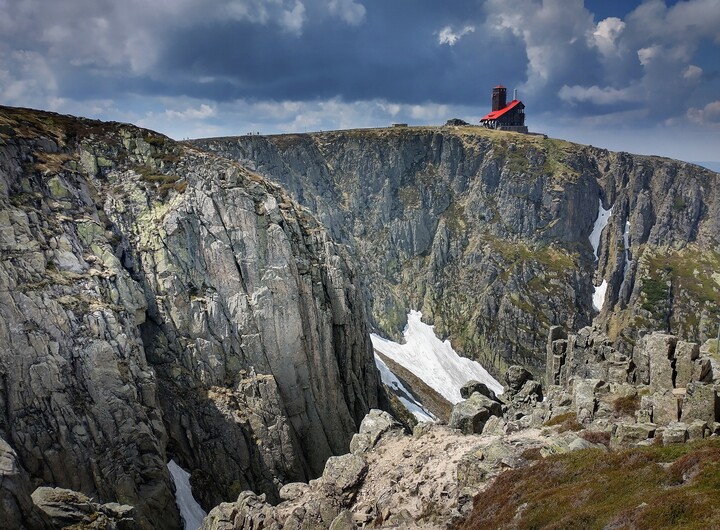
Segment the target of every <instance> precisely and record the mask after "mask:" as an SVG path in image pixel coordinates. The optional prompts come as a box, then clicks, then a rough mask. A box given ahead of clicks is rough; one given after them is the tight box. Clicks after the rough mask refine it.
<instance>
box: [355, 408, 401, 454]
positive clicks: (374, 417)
mask: <svg viewBox="0 0 720 530" xmlns="http://www.w3.org/2000/svg"><path fill="white" fill-rule="evenodd" d="M402 430H403V427H402V425H400V423H399V422H398V421H396V420H395V418H393V417H392V416H391V415H390V414H388V413H387V412H385V411H384V410H378V409H372V410H371V411H370V412H368V413H367V414H366V415H365V417H364V418H363V420H362V423H360V429H359V431H358V433H357V434H355V435H354V436H353V437H352V440H350V452H351V453H355V454H360V453H364V452H366V451H369V450H370V449H372V448H373V447H375V445H377V443H378V442H379V441H380V438H382V436H383V435H384V434H385V433H387V432H389V431H397V432H402Z"/></svg>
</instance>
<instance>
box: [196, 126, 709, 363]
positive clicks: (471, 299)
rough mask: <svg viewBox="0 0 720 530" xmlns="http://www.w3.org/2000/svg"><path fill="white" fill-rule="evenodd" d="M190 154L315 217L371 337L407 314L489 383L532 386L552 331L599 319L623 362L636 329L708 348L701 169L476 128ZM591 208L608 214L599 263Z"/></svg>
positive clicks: (212, 144) (213, 147)
mask: <svg viewBox="0 0 720 530" xmlns="http://www.w3.org/2000/svg"><path fill="white" fill-rule="evenodd" d="M194 144H195V145H197V146H198V147H202V148H203V149H206V150H209V151H212V152H215V153H218V154H221V155H222V156H225V157H227V158H229V159H234V160H240V161H242V162H243V163H246V164H248V165H250V166H251V167H253V168H255V169H256V170H257V171H259V172H260V173H262V174H264V175H266V176H268V177H269V178H271V179H273V180H275V181H276V182H279V183H281V184H282V185H283V186H284V187H285V188H286V189H287V190H288V191H289V192H290V193H291V194H292V195H293V197H295V198H296V199H297V200H298V201H299V202H300V203H301V204H304V205H306V206H307V207H308V208H310V209H311V210H312V211H313V212H315V213H316V215H317V216H318V217H319V218H320V219H321V220H322V221H323V223H324V224H325V225H326V226H328V227H329V229H330V231H331V232H332V233H333V235H334V236H335V237H336V238H338V239H339V240H340V241H342V242H344V243H346V244H347V245H348V246H349V248H350V252H351V253H352V254H353V255H354V256H355V257H356V259H357V260H358V262H359V263H360V270H361V271H362V272H363V275H364V277H363V288H364V290H365V291H366V292H367V294H368V306H369V310H370V313H371V315H372V318H373V323H374V325H375V326H376V327H377V328H379V329H380V330H382V331H383V332H384V333H386V334H388V335H391V336H394V337H397V336H398V335H399V332H400V330H401V329H402V328H403V326H404V324H405V314H406V312H407V310H408V309H419V310H421V311H422V312H423V314H424V315H425V317H426V318H429V319H431V320H432V321H433V322H434V323H435V325H436V328H437V330H438V332H439V334H443V335H445V336H447V337H449V338H450V339H451V340H452V341H453V344H454V345H455V347H456V348H457V349H458V350H459V351H462V352H464V353H465V354H466V355H469V356H472V357H475V358H477V359H478V360H480V361H481V362H482V363H483V364H485V365H486V366H488V367H492V368H494V369H495V373H496V374H497V373H501V372H502V371H503V369H504V368H505V366H506V365H508V364H512V363H522V364H525V365H528V366H530V367H532V368H533V369H534V370H535V371H536V372H537V373H542V370H543V363H544V353H543V351H544V340H545V339H544V337H545V336H546V334H547V329H548V327H549V326H551V325H554V324H561V325H563V326H566V327H568V328H570V329H578V328H580V327H582V326H584V325H587V324H589V323H590V322H591V321H592V320H593V319H595V320H596V323H597V324H598V325H600V326H602V327H604V328H605V329H606V330H607V331H608V332H609V333H610V335H611V337H612V339H613V340H614V341H615V342H616V344H618V345H619V346H620V347H623V348H629V347H631V345H632V343H633V341H634V340H635V338H636V337H637V336H638V334H641V333H643V332H644V331H645V330H653V329H665V330H668V331H671V332H673V333H677V334H682V335H684V336H686V337H688V338H689V339H690V340H704V339H706V338H707V337H708V336H712V335H713V334H714V327H713V326H715V325H716V324H714V322H713V319H715V320H716V319H717V315H718V312H720V276H718V275H717V271H718V270H719V269H720V250H719V249H720V246H719V242H720V239H719V237H720V236H719V234H720V195H719V192H718V187H719V186H718V185H719V184H720V182H719V180H720V179H719V178H718V175H717V174H715V173H712V172H710V171H707V170H704V169H702V168H699V167H697V166H693V165H690V164H686V163H682V162H677V161H672V160H668V159H662V158H657V157H645V156H633V155H628V154H625V153H612V152H608V151H605V150H601V149H595V148H592V147H587V146H580V145H576V144H571V143H568V142H563V141H559V140H552V139H544V138H542V137H538V136H527V135H519V134H512V133H504V132H500V131H488V130H484V129H481V128H477V127H443V128H399V129H384V130H364V131H359V130H358V131H339V132H331V133H314V134H307V135H285V136H270V137H258V136H249V137H238V138H216V139H208V140H198V141H195V142H194ZM599 205H602V206H604V208H605V209H609V208H611V207H612V213H611V215H610V217H609V222H608V224H607V226H606V227H605V229H604V230H603V232H602V237H601V238H600V241H599V245H598V250H597V254H598V256H599V258H598V259H596V256H595V255H594V254H593V248H592V246H591V243H590V241H589V236H590V235H591V233H592V232H593V228H594V225H595V221H596V218H597V217H598V213H599ZM603 281H605V282H607V283H606V293H605V296H604V297H602V296H600V299H601V300H602V299H603V298H604V304H602V310H601V311H600V312H598V311H597V310H596V309H595V308H594V307H593V303H592V301H593V293H594V292H595V291H596V289H595V287H596V286H600V289H599V290H598V292H599V293H602V288H603V286H602V285H603ZM711 328H713V329H711Z"/></svg>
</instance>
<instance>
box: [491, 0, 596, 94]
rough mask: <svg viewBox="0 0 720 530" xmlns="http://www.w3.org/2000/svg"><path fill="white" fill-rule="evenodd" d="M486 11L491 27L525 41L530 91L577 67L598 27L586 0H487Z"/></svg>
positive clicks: (527, 85) (527, 83) (527, 86)
mask: <svg viewBox="0 0 720 530" xmlns="http://www.w3.org/2000/svg"><path fill="white" fill-rule="evenodd" d="M485 10H486V12H487V14H488V18H487V25H488V29H489V30H491V31H493V30H494V31H497V32H500V33H502V32H505V31H510V32H512V34H513V35H515V36H516V37H518V38H519V39H521V40H522V42H523V43H524V45H525V53H526V54H527V58H528V63H527V71H526V75H527V81H526V84H525V87H524V88H527V89H531V90H536V89H540V88H542V87H544V86H545V85H547V84H548V82H550V81H551V80H554V79H556V78H557V77H558V76H561V75H563V74H564V73H565V72H566V71H568V70H570V69H576V67H577V64H576V63H577V60H578V59H577V58H578V53H579V52H581V51H583V50H585V49H586V48H587V38H586V36H587V35H589V34H592V33H593V32H594V31H595V30H596V26H595V23H594V21H593V16H592V13H590V12H589V11H588V10H587V9H586V8H585V6H584V2H583V0H543V1H542V2H539V1H526V0H487V2H486V3H485Z"/></svg>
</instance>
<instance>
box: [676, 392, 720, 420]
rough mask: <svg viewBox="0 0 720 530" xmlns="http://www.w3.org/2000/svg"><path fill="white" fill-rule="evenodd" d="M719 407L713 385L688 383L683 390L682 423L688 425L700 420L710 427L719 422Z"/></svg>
mask: <svg viewBox="0 0 720 530" xmlns="http://www.w3.org/2000/svg"><path fill="white" fill-rule="evenodd" d="M719 405H720V404H718V395H717V390H716V389H715V387H714V386H713V385H708V384H704V383H689V384H688V385H687V387H686V389H685V399H684V400H683V406H682V421H683V422H687V423H690V422H691V421H693V420H702V421H705V422H707V423H708V425H711V424H712V423H713V422H715V421H718V420H720V406H719Z"/></svg>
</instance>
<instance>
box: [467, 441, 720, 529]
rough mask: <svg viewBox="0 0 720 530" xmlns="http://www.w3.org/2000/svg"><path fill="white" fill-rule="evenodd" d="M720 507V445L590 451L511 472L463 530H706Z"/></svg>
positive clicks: (482, 498) (484, 496) (480, 499)
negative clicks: (515, 529)
mask: <svg viewBox="0 0 720 530" xmlns="http://www.w3.org/2000/svg"><path fill="white" fill-rule="evenodd" d="M661 464H662V465H661ZM668 464H669V465H668ZM719 501H720V440H717V439H708V440H703V441H700V442H696V443H693V444H677V445H670V446H667V447H663V446H651V447H643V448H634V449H628V450H625V451H619V452H604V451H602V450H597V449H589V450H582V451H576V452H574V453H568V454H564V455H555V456H550V457H548V458H547V459H545V460H542V461H540V462H537V463H535V464H533V465H531V466H529V467H525V468H520V469H513V470H508V471H506V472H505V473H503V474H501V475H500V476H499V477H498V478H497V479H496V480H495V481H494V482H493V483H492V484H491V485H490V486H489V487H488V488H487V489H486V490H485V491H483V492H482V493H481V494H480V495H478V496H477V497H476V499H475V506H474V508H473V512H472V513H471V515H470V517H469V518H468V519H467V520H465V521H463V522H461V523H459V524H458V525H456V526H455V528H456V530H470V529H473V530H482V529H491V528H492V529H504V528H528V529H540V528H547V529H578V530H579V529H582V530H593V529H597V530H600V529H602V528H606V527H611V528H637V529H639V530H644V529H647V530H650V529H653V530H661V529H665V528H683V529H686V530H695V529H697V530H699V529H706V528H717V527H718V518H719V517H720V502H719ZM521 507H522V508H521Z"/></svg>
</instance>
